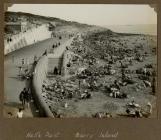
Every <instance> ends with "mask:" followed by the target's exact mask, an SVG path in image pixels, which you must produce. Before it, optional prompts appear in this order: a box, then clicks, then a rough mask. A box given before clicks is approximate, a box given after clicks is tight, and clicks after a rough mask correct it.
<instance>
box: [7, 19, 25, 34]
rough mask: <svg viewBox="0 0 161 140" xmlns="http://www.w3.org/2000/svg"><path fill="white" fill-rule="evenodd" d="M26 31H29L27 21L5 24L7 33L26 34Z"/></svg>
mask: <svg viewBox="0 0 161 140" xmlns="http://www.w3.org/2000/svg"><path fill="white" fill-rule="evenodd" d="M26 30H27V22H26V21H23V22H22V21H21V22H20V21H19V22H6V24H5V31H6V32H7V33H19V32H25V31H26Z"/></svg>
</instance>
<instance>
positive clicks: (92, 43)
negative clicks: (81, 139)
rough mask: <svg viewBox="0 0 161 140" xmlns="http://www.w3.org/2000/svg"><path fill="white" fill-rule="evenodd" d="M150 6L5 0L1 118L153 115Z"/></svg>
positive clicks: (154, 51)
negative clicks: (11, 1)
mask: <svg viewBox="0 0 161 140" xmlns="http://www.w3.org/2000/svg"><path fill="white" fill-rule="evenodd" d="M157 63H158V62H157V12H156V8H155V7H154V5H148V4H10V5H9V6H8V8H7V10H6V11H5V18H4V105H3V116H4V117H5V118H40V117H46V118H98V119H102V118H106V119H108V118H157Z"/></svg>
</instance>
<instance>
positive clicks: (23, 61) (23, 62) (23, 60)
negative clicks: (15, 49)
mask: <svg viewBox="0 0 161 140" xmlns="http://www.w3.org/2000/svg"><path fill="white" fill-rule="evenodd" d="M24 64H25V59H24V58H22V66H23V65H24Z"/></svg>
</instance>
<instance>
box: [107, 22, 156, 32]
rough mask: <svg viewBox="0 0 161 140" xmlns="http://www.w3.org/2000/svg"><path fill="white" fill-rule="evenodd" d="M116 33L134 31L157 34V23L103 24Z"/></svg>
mask: <svg viewBox="0 0 161 140" xmlns="http://www.w3.org/2000/svg"><path fill="white" fill-rule="evenodd" d="M104 27H106V28H108V29H111V30H112V31H114V32H118V33H136V34H148V35H157V24H146V25H109V26H104Z"/></svg>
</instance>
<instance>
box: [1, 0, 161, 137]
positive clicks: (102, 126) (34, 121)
mask: <svg viewBox="0 0 161 140" xmlns="http://www.w3.org/2000/svg"><path fill="white" fill-rule="evenodd" d="M4 3H14V4H41V3H42V4H152V5H153V4H156V5H157V31H158V36H157V51H158V52H157V55H158V56H157V66H158V67H157V70H158V71H157V85H158V86H157V110H158V111H157V118H150V119H148V118H140V119H136V118H134V119H133V118H108V119H97V118H73V119H70V118H69V119H68V118H63V119H58V118H22V119H17V118H4V117H3V103H4V39H3V27H4V12H2V11H4V7H3V4H4ZM160 5H161V2H160V1H159V0H131V1H129V0H108V1H105V0H93V1H91V0H77V1H74V0H54V1H53V0H35V1H34V2H33V1H32V0H23V1H22V0H12V1H11V0H3V1H1V3H0V9H1V13H0V34H1V35H0V46H1V49H0V63H1V69H0V78H1V79H0V80H1V84H0V139H2V140H26V139H32V140H37V139H39V140H48V139H50V140H51V139H52V140H53V139H60V140H63V139H64V140H68V139H69V140H73V139H80V138H77V137H75V135H76V134H77V132H78V133H83V134H84V133H85V134H89V135H90V134H91V135H92V134H94V137H92V138H90V137H84V138H81V139H82V140H87V139H92V140H93V139H94V140H95V139H96V140H99V139H101V140H102V139H104V140H106V139H107V140H111V139H117V140H160V138H161V133H160V132H161V123H160V119H161V95H160V92H161V63H160V62H159V60H161V48H160V45H161V39H160V37H161V27H160V26H159V25H161V7H160ZM138 16H139V15H138ZM30 132H31V133H37V132H40V134H41V136H40V137H39V136H38V137H34V138H29V137H27V134H28V133H30ZM47 132H49V133H51V134H52V135H54V134H56V133H60V137H52V138H49V137H46V136H45V134H46V133H47ZM106 132H108V133H110V134H114V133H117V132H118V136H117V137H116V138H111V137H109V138H107V137H106V138H102V137H98V135H100V134H101V133H106Z"/></svg>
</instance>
